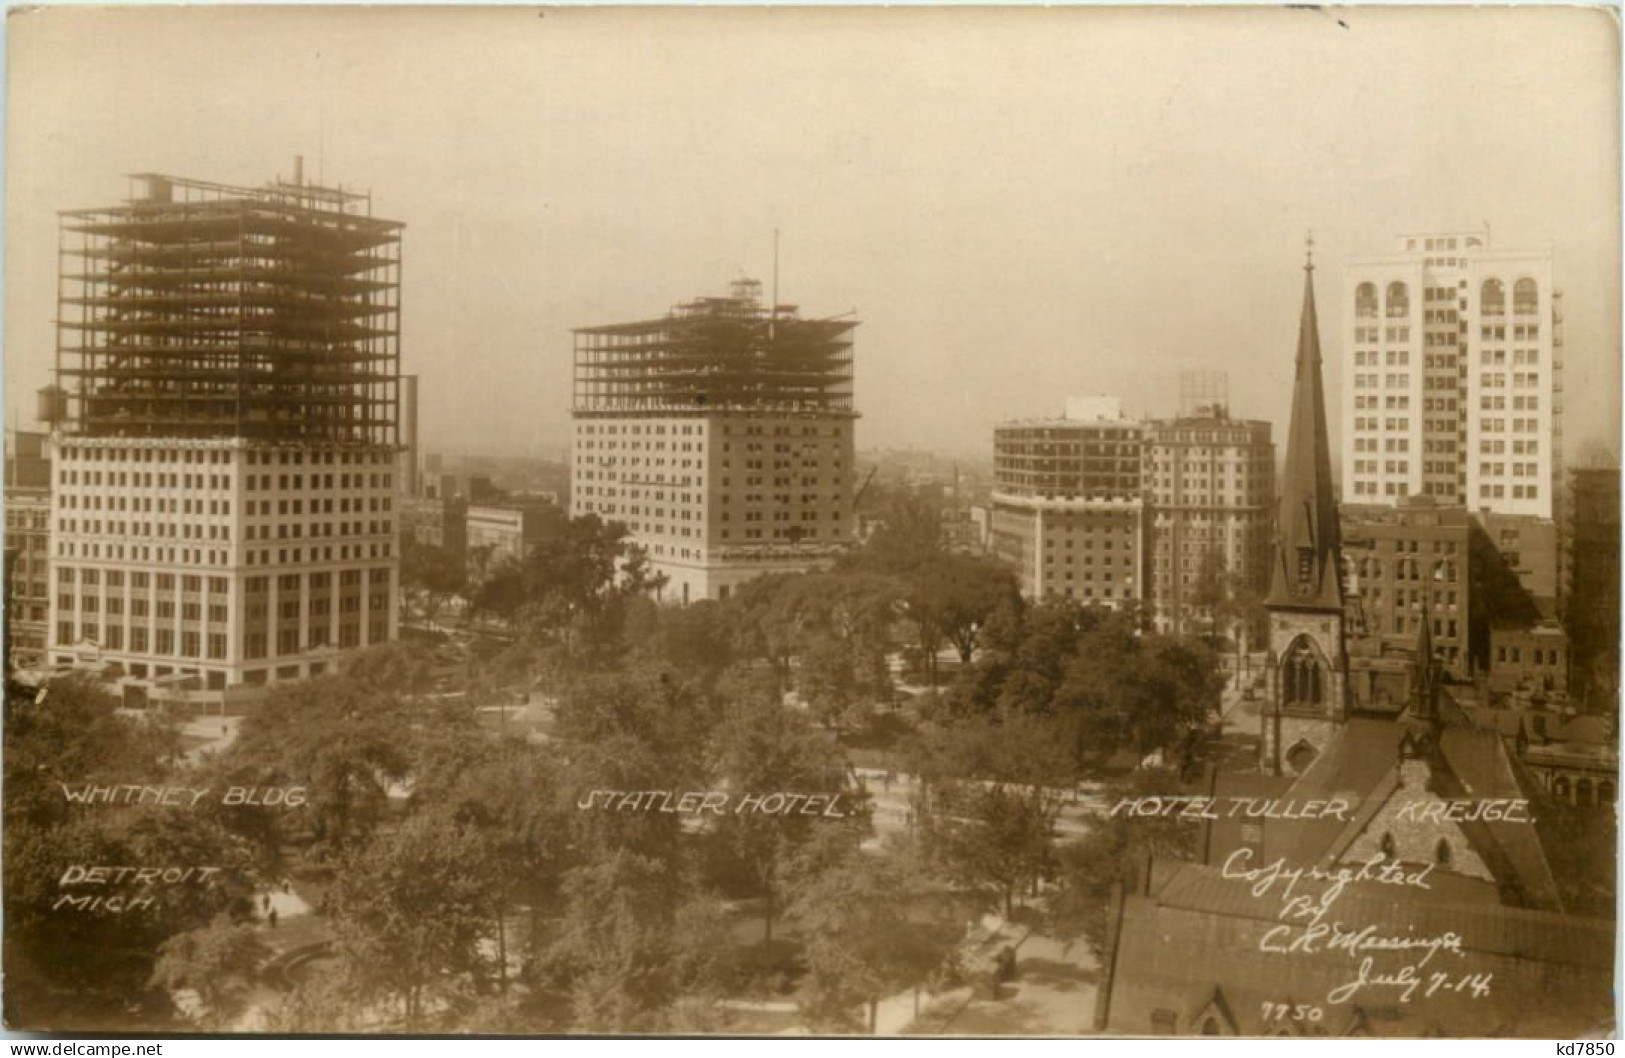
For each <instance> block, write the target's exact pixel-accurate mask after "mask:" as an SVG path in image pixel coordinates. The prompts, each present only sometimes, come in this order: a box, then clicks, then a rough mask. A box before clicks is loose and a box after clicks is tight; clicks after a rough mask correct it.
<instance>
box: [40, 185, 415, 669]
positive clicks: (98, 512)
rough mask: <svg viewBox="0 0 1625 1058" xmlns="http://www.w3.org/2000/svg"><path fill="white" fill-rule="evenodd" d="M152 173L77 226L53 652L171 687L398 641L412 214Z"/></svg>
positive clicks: (62, 411) (64, 304)
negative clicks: (403, 351)
mask: <svg viewBox="0 0 1625 1058" xmlns="http://www.w3.org/2000/svg"><path fill="white" fill-rule="evenodd" d="M371 206H372V203H371V198H370V196H365V195H357V194H354V193H351V192H347V191H342V190H339V189H335V188H328V187H319V186H315V185H312V184H308V183H306V182H305V181H304V179H303V175H302V172H301V167H300V166H299V165H298V164H297V163H296V165H295V171H294V176H293V179H292V180H291V181H284V180H281V179H278V180H277V181H275V182H273V183H271V184H269V185H267V186H264V187H253V188H250V187H231V186H226V185H222V184H214V183H207V182H204V181H200V180H189V179H181V178H176V177H170V176H160V175H154V174H145V175H140V176H135V177H132V178H131V186H130V194H129V197H128V198H127V199H126V200H125V201H124V202H122V203H120V204H118V205H112V206H106V207H102V208H97V209H81V210H73V211H69V212H65V213H63V214H62V217H61V227H60V230H61V242H60V257H59V270H60V281H59V289H60V294H59V302H58V322H57V387H56V400H55V401H53V402H52V403H53V404H54V405H55V406H54V407H52V409H51V411H50V418H51V419H52V420H53V422H52V425H53V427H54V432H55V441H56V456H57V458H56V460H55V463H54V466H53V468H52V470H53V475H54V478H55V480H54V481H53V489H52V505H51V517H52V530H53V532H52V537H51V539H52V564H51V612H50V625H51V631H50V642H49V653H50V655H51V658H50V660H51V661H52V662H53V663H55V664H74V665H79V666H97V667H100V668H102V669H103V670H104V671H106V672H108V674H109V675H113V676H122V677H125V678H126V679H129V678H133V679H134V680H136V681H143V682H145V683H146V684H147V685H148V686H157V687H163V686H166V685H173V684H175V683H180V684H182V685H183V686H184V685H188V684H189V685H192V686H195V687H198V688H200V689H216V690H219V689H225V688H227V687H229V686H235V685H240V684H250V685H252V684H265V683H270V682H275V681H279V680H286V679H298V678H302V677H306V676H311V675H316V674H319V673H322V672H324V671H327V670H328V669H329V668H330V667H331V666H332V665H333V663H334V661H335V660H336V658H337V657H338V655H339V654H340V653H341V652H343V651H345V650H347V649H350V648H357V647H365V646H369V645H372V644H376V643H381V642H384V641H386V640H389V639H391V638H393V637H394V635H395V632H396V626H395V621H396V617H395V606H394V600H395V597H396V592H397V586H398V577H399V556H398V555H397V553H396V551H395V545H394V541H395V536H396V534H395V513H394V505H395V495H396V482H395V461H396V453H397V451H398V449H399V445H400V437H399V434H398V429H399V427H398V416H397V408H398V404H399V318H400V297H399V291H400V245H401V230H402V227H403V225H402V224H401V223H399V222H396V221H390V220H382V219H379V218H377V217H374V216H372V208H371Z"/></svg>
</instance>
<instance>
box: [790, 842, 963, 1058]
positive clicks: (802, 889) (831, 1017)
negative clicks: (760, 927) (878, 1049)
mask: <svg viewBox="0 0 1625 1058" xmlns="http://www.w3.org/2000/svg"><path fill="white" fill-rule="evenodd" d="M912 888H913V886H912V885H911V880H910V878H909V877H908V875H907V874H906V873H905V872H904V871H903V870H902V869H901V867H900V865H899V864H898V863H897V861H895V860H894V859H892V858H891V857H889V856H876V855H873V854H870V853H867V852H864V851H862V850H860V849H856V848H851V847H847V848H844V849H837V850H835V851H834V852H833V854H832V855H831V858H830V860H829V862H828V863H827V865H824V866H823V867H822V869H820V870H817V871H815V872H808V874H807V875H806V878H805V881H803V882H802V883H801V884H799V885H798V886H797V891H796V896H795V899H794V900H793V901H792V902H791V904H790V907H789V911H788V917H789V919H790V921H791V922H792V924H793V925H794V927H795V929H796V930H797V932H798V933H799V934H800V936H801V938H802V940H803V942H804V943H805V960H806V964H807V972H806V975H805V977H804V978H803V981H802V987H801V992H800V1003H801V1009H802V1012H803V1014H804V1015H805V1016H806V1017H807V1018H808V1019H809V1020H810V1021H811V1022H812V1027H813V1029H814V1030H815V1031H837V1032H839V1031H851V1030H853V1029H857V1028H860V1027H861V1026H863V1025H864V1024H867V1027H868V1030H869V1031H870V1032H873V1031H874V1029H875V1015H876V1011H877V1008H878V1007H879V1004H880V1000H881V999H882V998H883V997H885V996H886V995H887V994H889V993H890V992H892V991H895V990H899V989H903V988H907V987H909V986H910V985H913V984H916V983H917V982H919V981H921V980H923V979H925V978H926V977H929V976H930V975H931V974H932V973H933V972H934V971H935V970H936V969H937V968H938V967H939V966H941V965H942V964H943V962H944V961H945V960H946V959H947V958H948V956H949V954H950V953H951V952H952V950H953V947H954V945H955V943H956V942H957V940H958V935H957V934H956V933H954V932H953V931H951V930H945V929H943V928H942V927H941V926H940V925H938V924H936V923H932V922H929V921H919V920H917V919H915V918H912V917H911V916H910V906H909V904H910V897H911V893H910V890H911V889H912ZM854 1008H862V1009H864V1010H865V1014H866V1016H865V1017H864V1019H863V1020H861V1021H860V1020H859V1019H857V1018H855V1017H853V1013H854Z"/></svg>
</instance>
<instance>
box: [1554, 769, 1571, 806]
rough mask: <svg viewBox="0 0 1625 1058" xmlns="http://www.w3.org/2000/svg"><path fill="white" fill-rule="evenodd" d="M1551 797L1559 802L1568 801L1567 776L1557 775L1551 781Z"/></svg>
mask: <svg viewBox="0 0 1625 1058" xmlns="http://www.w3.org/2000/svg"><path fill="white" fill-rule="evenodd" d="M1552 796H1553V797H1556V798H1557V799H1558V800H1559V801H1567V800H1568V799H1569V777H1568V776H1567V775H1559V776H1558V777H1557V778H1555V779H1553V780H1552Z"/></svg>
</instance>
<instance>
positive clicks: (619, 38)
mask: <svg viewBox="0 0 1625 1058" xmlns="http://www.w3.org/2000/svg"><path fill="white" fill-rule="evenodd" d="M8 26H9V37H10V44H9V53H8V61H9V77H8V88H9V98H8V108H7V121H8V126H7V132H8V135H7V143H6V147H7V169H6V177H7V194H6V225H7V231H6V236H7V237H6V280H7V289H6V301H5V309H6V317H5V319H6V329H5V339H6V356H5V363H6V372H5V383H6V396H5V408H6V410H7V412H8V413H12V414H16V413H21V415H22V416H23V424H25V425H26V424H27V417H28V416H31V415H32V412H33V397H32V394H33V390H34V389H35V388H36V387H38V386H39V385H43V384H44V383H45V382H47V381H49V371H50V365H51V360H52V353H53V342H54V332H53V328H52V324H51V320H52V316H53V314H54V311H55V304H54V301H55V290H56V274H55V273H56V267H57V262H56V211H58V210H60V209H68V208H76V207H85V206H93V205H103V204H108V203H111V202H114V201H117V200H119V199H120V198H122V197H123V195H124V194H125V190H126V185H125V181H124V179H123V176H122V174H124V173H128V172H138V171H159V172H170V173H175V174H177V175H184V176H192V177H197V178H201V179H208V180H217V181H223V182H229V183H246V184H259V183H262V182H264V181H267V180H269V179H271V178H272V177H274V176H276V175H278V174H279V173H280V174H282V175H284V176H288V175H290V174H291V170H292V158H293V156H294V155H295V154H303V155H304V156H305V159H306V162H305V166H306V174H307V176H311V177H314V176H316V175H318V174H319V175H320V176H322V177H324V178H325V179H326V181H327V182H330V183H342V184H344V185H345V186H346V187H353V188H357V189H363V190H365V189H370V190H371V191H372V193H373V199H374V204H375V211H376V212H377V213H378V214H380V215H382V216H387V217H391V218H396V219H400V220H403V221H405V222H406V223H407V225H408V227H407V232H406V242H405V249H404V257H405V267H404V287H405V289H404V291H403V305H404V308H403V328H404V333H403V367H404V369H405V370H408V371H415V372H416V373H418V374H420V375H421V376H422V378H423V400H422V416H421V422H422V431H423V437H424V445H425V447H426V448H428V449H430V450H442V451H453V452H456V451H469V452H475V451H478V452H495V451H515V452H529V453H531V454H534V455H547V456H555V457H556V456H558V455H559V453H560V452H561V450H562V448H563V446H564V445H566V444H567V443H568V408H569V389H568V384H569V375H570V349H571V337H570V328H571V327H575V326H584V325H588V324H595V323H606V322H616V321H621V320H626V319H632V318H641V317H645V316H650V315H656V314H660V313H663V312H664V311H665V310H666V309H667V308H668V307H669V306H670V305H671V304H673V303H674V302H677V301H680V300H684V299H686V298H688V297H690V296H693V295H696V294H711V293H722V292H724V291H725V289H726V286H727V284H728V282H729V281H730V280H732V279H735V278H737V277H739V276H742V275H752V276H757V277H760V278H762V279H764V280H766V279H767V278H768V276H769V274H770V273H771V269H772V241H773V236H772V233H773V229H774V228H775V227H777V228H779V229H781V230H782V233H783V234H782V240H783V250H782V255H781V259H782V266H781V300H783V301H788V302H796V303H799V304H800V305H801V306H802V307H803V311H804V312H806V313H808V314H814V315H833V314H836V313H841V312H846V311H848V310H853V309H855V310H856V311H857V314H858V316H859V318H861V319H862V321H863V323H862V326H860V327H859V329H858V331H857V347H856V348H857V364H858V369H857V370H858V381H857V397H858V406H859V408H860V410H861V411H862V412H863V419H862V420H861V422H860V424H859V433H858V442H859V445H860V447H870V446H877V445H886V446H897V447H905V446H915V447H932V448H937V449H939V450H943V451H949V452H956V453H964V454H984V455H985V454H988V453H989V451H990V449H991V428H992V426H993V424H994V423H995V422H997V421H999V420H1001V419H1006V418H1013V417H1030V416H1036V415H1042V414H1049V413H1054V412H1057V411H1058V410H1059V408H1060V405H1061V403H1062V400H1063V398H1064V397H1065V396H1066V395H1068V394H1089V393H1114V394H1118V395H1121V396H1122V397H1123V398H1124V400H1125V401H1126V403H1127V405H1128V407H1129V408H1130V410H1132V411H1135V412H1141V411H1143V412H1149V413H1153V414H1157V413H1167V412H1171V411H1173V410H1174V409H1175V406H1176V403H1177V398H1178V378H1179V372H1180V371H1181V370H1182V369H1189V368H1207V369H1218V370H1224V371H1228V372H1229V384H1230V395H1231V405H1232V408H1233V410H1234V412H1235V413H1236V414H1239V415H1246V416H1250V417H1259V418H1268V419H1272V420H1274V421H1275V422H1276V423H1277V424H1278V425H1277V430H1276V436H1277V441H1278V443H1280V442H1284V422H1285V419H1286V416H1287V411H1288V409H1287V401H1288V395H1289V390H1290V385H1291V371H1290V365H1291V358H1292V352H1293V346H1294V340H1295V335H1296V327H1297V315H1298V304H1299V298H1300V294H1301V282H1302V273H1301V271H1300V270H1299V266H1300V264H1301V262H1302V250H1303V236H1304V231H1305V230H1306V229H1308V228H1313V229H1314V232H1315V243H1316V247H1317V260H1318V261H1319V263H1320V264H1321V266H1322V267H1321V269H1320V271H1319V272H1318V276H1319V279H1320V291H1321V295H1322V296H1321V299H1320V318H1321V325H1322V329H1323V336H1324V337H1323V343H1324V345H1325V346H1326V352H1327V358H1328V364H1327V379H1328V385H1329V388H1330V390H1331V392H1330V393H1329V394H1328V398H1329V404H1330V406H1331V407H1333V408H1336V407H1338V406H1339V404H1338V397H1339V392H1338V391H1339V389H1340V386H1341V381H1342V370H1343V365H1342V351H1341V349H1340V348H1339V346H1338V344H1337V342H1336V341H1335V340H1334V337H1335V335H1337V334H1338V333H1339V331H1338V328H1339V327H1340V325H1341V322H1342V318H1343V308H1344V307H1343V306H1342V305H1341V304H1340V303H1339V302H1340V300H1341V299H1339V298H1337V297H1335V296H1334V294H1335V291H1336V289H1337V287H1338V285H1339V284H1340V271H1341V262H1342V260H1343V259H1344V258H1345V257H1347V256H1353V255H1361V254H1371V253H1382V252H1387V251H1388V250H1389V249H1390V248H1391V247H1392V244H1393V236H1394V235H1396V234H1398V233H1399V232H1401V231H1414V230H1420V229H1452V228H1455V229H1459V228H1464V227H1476V226H1478V225H1480V224H1482V223H1484V222H1486V221H1487V222H1488V223H1489V224H1490V225H1491V227H1492V231H1493V241H1494V243H1495V244H1497V245H1500V246H1508V247H1523V246H1529V245H1545V244H1547V243H1550V244H1551V246H1552V247H1553V251H1554V254H1555V268H1556V276H1557V282H1558V284H1559V286H1561V287H1562V288H1563V289H1564V291H1565V293H1566V298H1565V311H1566V315H1567V323H1566V328H1567V338H1568V347H1567V365H1568V366H1567V375H1566V384H1567V390H1568V392H1567V394H1566V396H1565V400H1566V404H1567V408H1566V410H1567V414H1568V419H1567V422H1568V440H1569V444H1570V447H1571V450H1574V449H1577V448H1578V447H1579V446H1580V445H1582V444H1584V443H1585V442H1587V441H1589V440H1592V439H1596V438H1612V437H1613V436H1615V435H1617V432H1618V417H1619V394H1620V380H1619V374H1620V373H1619V363H1620V353H1619V346H1620V330H1619V320H1620V303H1619V289H1620V274H1619V260H1618V248H1619V211H1618V203H1619V169H1618V158H1619V144H1618V130H1619V126H1620V115H1619V110H1618V92H1619V84H1620V74H1619V66H1618V64H1619V56H1618V52H1617V48H1616V40H1617V36H1618V34H1617V30H1616V28H1615V26H1614V23H1613V20H1612V16H1611V15H1609V14H1606V13H1603V12H1601V11H1586V10H1563V9H1540V8H1525V9H1493V8H1491V9H1483V8H1480V9H1472V8H1453V9H1434V10H1394V9H1361V10H1347V9H1344V10H1338V11H1319V12H1317V11H1307V10H1304V11H1292V10H1285V9H1275V10H1195V9H1163V10H1156V9H1145V10H1138V11H1131V10H1120V9H1098V10H1088V9H1072V10H1065V9H1060V10H1057V9H1048V10H1045V9H1036V8H1034V9H975V10H972V9H936V10H926V9H891V10H885V11H881V10H853V9H825V10H811V11H809V10H784V9H779V10H760V9H754V10H717V9H689V10H669V9H668V10H629V9H599V10H585V9H550V10H547V11H546V12H545V17H544V14H543V13H542V12H538V11H537V10H535V9H524V8H490V9H446V8H441V9H430V10H422V9H387V10H378V9H373V10H360V9H343V8H336V9H335V8H327V9H320V8H317V9H310V8H302V9H301V8H288V9H265V8H259V9H218V10H209V9H189V10H188V9H151V10H143V9H102V10H83V9H80V10H76V9H71V8H53V9H39V10H34V11H29V12H22V13H17V12H13V13H12V15H11V17H10V20H9V23H8Z"/></svg>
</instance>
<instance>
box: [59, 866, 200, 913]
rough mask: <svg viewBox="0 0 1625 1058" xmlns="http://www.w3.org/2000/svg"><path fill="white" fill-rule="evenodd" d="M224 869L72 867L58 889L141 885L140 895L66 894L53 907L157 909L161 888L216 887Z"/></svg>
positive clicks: (117, 909)
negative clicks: (157, 891) (185, 886)
mask: <svg viewBox="0 0 1625 1058" xmlns="http://www.w3.org/2000/svg"><path fill="white" fill-rule="evenodd" d="M222 870H223V868H220V867H131V866H89V865H86V864H78V863H75V864H70V865H69V866H68V867H67V869H66V870H64V871H63V872H62V877H61V878H60V879H59V880H58V881H57V888H59V889H66V888H68V887H70V886H109V887H112V886H121V885H131V886H141V887H142V888H141V891H140V892H139V893H113V894H107V893H105V892H103V893H64V894H62V895H61V896H59V897H57V899H56V902H55V903H53V904H52V905H51V910H53V911H61V910H64V909H66V910H68V911H106V912H109V913H112V914H120V913H123V912H128V911H142V910H147V909H150V908H153V907H156V906H157V903H158V901H157V898H156V897H155V896H154V895H153V892H152V890H153V889H154V888H155V887H157V886H161V885H213V884H214V882H215V877H216V876H217V875H218V874H220V872H221V871H222Z"/></svg>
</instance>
